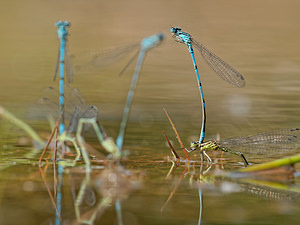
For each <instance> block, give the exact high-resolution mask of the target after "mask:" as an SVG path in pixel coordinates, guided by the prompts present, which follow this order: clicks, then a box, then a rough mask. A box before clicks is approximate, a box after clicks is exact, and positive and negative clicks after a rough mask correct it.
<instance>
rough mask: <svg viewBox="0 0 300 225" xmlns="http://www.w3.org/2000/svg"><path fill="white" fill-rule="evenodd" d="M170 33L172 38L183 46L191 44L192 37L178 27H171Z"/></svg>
mask: <svg viewBox="0 0 300 225" xmlns="http://www.w3.org/2000/svg"><path fill="white" fill-rule="evenodd" d="M171 32H172V33H173V37H174V38H176V39H177V41H178V42H180V43H183V44H191V39H192V36H191V35H190V34H188V33H185V32H182V31H181V28H180V27H172V28H171Z"/></svg>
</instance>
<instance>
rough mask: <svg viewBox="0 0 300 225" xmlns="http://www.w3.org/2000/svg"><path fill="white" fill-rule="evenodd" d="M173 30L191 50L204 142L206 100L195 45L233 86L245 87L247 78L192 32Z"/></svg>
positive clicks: (202, 139)
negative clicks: (191, 33)
mask: <svg viewBox="0 0 300 225" xmlns="http://www.w3.org/2000/svg"><path fill="white" fill-rule="evenodd" d="M171 32H172V34H173V38H175V40H176V41H177V42H179V43H182V44H186V45H187V46H188V48H189V52H190V54H191V56H192V60H193V64H194V69H195V72H196V76H197V80H198V86H199V90H200V97H201V102H202V127H201V133H200V138H199V142H200V143H203V141H204V138H205V125H206V110H205V100H204V95H203V90H202V84H201V81H200V76H199V73H198V68H197V64H196V60H195V55H194V50H193V47H195V48H196V49H197V50H199V51H200V53H201V55H202V56H203V58H204V60H205V61H206V63H207V64H208V65H209V66H210V68H211V69H212V70H213V71H214V72H216V73H217V74H218V75H219V76H220V77H221V78H222V79H224V80H225V81H226V82H228V83H229V84H232V85H233V86H236V87H244V86H245V79H244V77H243V76H242V75H241V74H240V73H239V72H238V71H237V70H235V69H234V68H233V67H232V66H230V65H229V64H227V63H226V62H225V61H223V60H222V59H221V58H219V57H218V56H216V55H215V54H213V53H212V52H211V51H209V50H208V49H207V48H206V47H205V46H204V45H203V44H201V43H199V42H197V41H196V40H195V39H194V38H192V36H191V35H190V34H188V33H185V32H183V31H181V28H179V27H172V28H171Z"/></svg>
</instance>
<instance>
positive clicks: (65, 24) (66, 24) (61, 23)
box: [55, 20, 71, 27]
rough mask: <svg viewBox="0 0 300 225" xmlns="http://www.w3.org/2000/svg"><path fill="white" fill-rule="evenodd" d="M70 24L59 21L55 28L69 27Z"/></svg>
mask: <svg viewBox="0 0 300 225" xmlns="http://www.w3.org/2000/svg"><path fill="white" fill-rule="evenodd" d="M70 25H71V24H70V22H69V21H61V20H59V21H58V22H56V24H55V26H56V27H60V26H65V27H69V26H70Z"/></svg>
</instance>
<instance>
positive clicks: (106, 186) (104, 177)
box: [74, 166, 142, 224]
mask: <svg viewBox="0 0 300 225" xmlns="http://www.w3.org/2000/svg"><path fill="white" fill-rule="evenodd" d="M141 184H142V176H141V174H138V173H137V172H133V171H129V170H126V169H124V168H123V167H121V166H117V167H110V168H105V169H104V170H101V171H95V172H93V173H86V174H85V178H84V179H83V180H82V182H81V186H80V190H79V192H78V195H77V196H76V200H75V202H74V207H75V214H76V218H77V221H78V222H79V223H83V224H94V222H95V221H96V220H101V218H100V217H101V216H102V215H103V214H104V212H105V211H106V210H107V209H108V208H110V207H111V206H112V205H113V204H114V205H115V210H116V213H117V219H118V224H123V219H122V208H121V202H122V201H123V200H125V199H126V198H128V196H129V195H130V193H131V192H133V191H134V190H136V189H139V188H140V187H141ZM87 190H90V192H91V191H92V193H95V192H96V193H98V195H95V194H94V196H101V197H100V198H99V199H95V201H94V202H95V203H94V204H93V206H92V207H88V208H87V207H83V200H84V199H85V198H86V197H87ZM94 190H95V191H94ZM94 198H95V197H94Z"/></svg>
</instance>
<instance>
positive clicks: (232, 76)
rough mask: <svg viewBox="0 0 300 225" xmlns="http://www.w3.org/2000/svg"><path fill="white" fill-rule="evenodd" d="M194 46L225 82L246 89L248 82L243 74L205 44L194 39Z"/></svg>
mask: <svg viewBox="0 0 300 225" xmlns="http://www.w3.org/2000/svg"><path fill="white" fill-rule="evenodd" d="M192 45H193V46H194V47H195V48H197V49H198V50H199V51H200V52H201V54H202V56H203V58H204V60H205V61H206V63H207V64H208V65H209V67H210V68H211V69H212V70H213V71H215V72H216V73H217V74H218V75H219V76H220V77H221V78H222V79H223V80H225V81H226V82H228V83H229V84H231V85H233V86H236V87H244V86H245V84H246V82H245V79H244V77H243V76H242V74H240V73H239V72H238V71H237V70H236V69H234V68H233V67H232V66H230V65H229V64H227V63H226V62H225V61H224V60H222V59H221V58H219V57H218V56H216V55H215V54H214V53H212V52H211V51H209V50H208V49H207V48H206V47H205V46H204V45H203V44H201V43H199V42H197V41H195V40H194V39H192Z"/></svg>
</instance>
